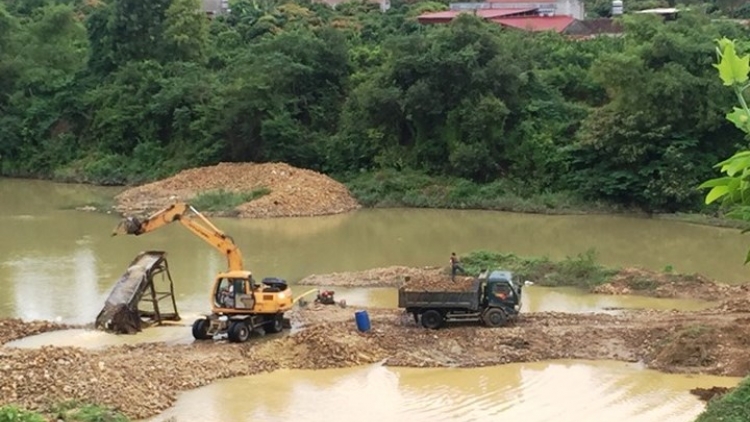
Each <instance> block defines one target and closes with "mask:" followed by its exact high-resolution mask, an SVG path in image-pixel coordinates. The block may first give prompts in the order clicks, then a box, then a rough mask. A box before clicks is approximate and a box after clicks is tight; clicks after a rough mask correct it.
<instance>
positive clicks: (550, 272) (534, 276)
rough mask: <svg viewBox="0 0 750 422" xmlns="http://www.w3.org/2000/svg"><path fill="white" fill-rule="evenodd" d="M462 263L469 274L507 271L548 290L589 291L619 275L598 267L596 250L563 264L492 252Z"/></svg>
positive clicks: (473, 255) (474, 255) (478, 253)
mask: <svg viewBox="0 0 750 422" xmlns="http://www.w3.org/2000/svg"><path fill="white" fill-rule="evenodd" d="M461 260H462V261H463V264H464V269H466V271H468V272H469V273H470V274H478V273H479V271H480V270H481V269H492V268H504V269H507V270H510V271H513V272H514V273H516V275H517V276H518V280H520V281H524V280H532V281H534V283H536V284H538V285H540V286H549V287H561V286H571V287H580V288H585V289H588V288H591V287H594V286H597V285H600V284H604V283H606V282H607V281H609V279H610V278H611V277H612V276H613V275H615V274H616V273H617V270H616V269H610V268H606V267H604V266H602V265H600V264H598V263H597V262H596V253H595V251H594V250H588V251H586V252H585V253H582V254H578V255H576V256H575V257H566V258H565V259H563V260H562V261H552V260H550V259H549V258H547V257H542V258H523V257H519V256H517V255H514V254H510V253H508V254H504V253H501V252H490V251H475V252H471V253H469V254H468V255H466V256H465V257H462V258H461Z"/></svg>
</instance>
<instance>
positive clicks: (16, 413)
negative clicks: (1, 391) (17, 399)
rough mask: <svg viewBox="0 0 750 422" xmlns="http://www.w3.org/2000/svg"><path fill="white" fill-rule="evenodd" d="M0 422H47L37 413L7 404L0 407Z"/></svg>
mask: <svg viewBox="0 0 750 422" xmlns="http://www.w3.org/2000/svg"><path fill="white" fill-rule="evenodd" d="M0 422H47V420H46V419H45V418H44V417H43V416H42V415H40V414H38V413H35V412H29V411H26V410H23V409H20V408H18V407H16V406H12V405H9V406H3V407H0Z"/></svg>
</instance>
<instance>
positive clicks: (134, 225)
mask: <svg viewBox="0 0 750 422" xmlns="http://www.w3.org/2000/svg"><path fill="white" fill-rule="evenodd" d="M141 226H142V224H141V222H140V220H138V219H137V218H135V217H127V218H123V219H122V220H121V221H120V223H119V224H118V225H117V227H115V229H114V230H112V236H117V235H121V234H135V235H139V234H141Z"/></svg>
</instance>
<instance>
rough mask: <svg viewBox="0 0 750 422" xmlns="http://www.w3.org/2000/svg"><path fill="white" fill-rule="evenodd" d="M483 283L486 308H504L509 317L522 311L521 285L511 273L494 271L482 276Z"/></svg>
mask: <svg viewBox="0 0 750 422" xmlns="http://www.w3.org/2000/svg"><path fill="white" fill-rule="evenodd" d="M479 279H480V280H482V281H483V285H484V290H483V292H484V293H483V299H484V305H485V306H486V307H494V308H503V309H504V310H505V311H506V314H508V315H515V314H517V313H518V311H520V310H521V285H520V284H519V283H517V282H516V280H514V277H513V273H512V272H510V271H502V270H494V271H492V272H491V273H489V275H488V274H487V272H486V271H485V272H483V273H482V274H480V276H479Z"/></svg>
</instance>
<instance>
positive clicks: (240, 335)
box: [228, 321, 250, 343]
mask: <svg viewBox="0 0 750 422" xmlns="http://www.w3.org/2000/svg"><path fill="white" fill-rule="evenodd" d="M228 334H229V335H228V337H229V341H231V342H233V343H244V342H246V341H247V339H248V338H250V328H248V326H247V324H245V322H244V321H235V322H233V323H232V325H230V326H229V333H228Z"/></svg>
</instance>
